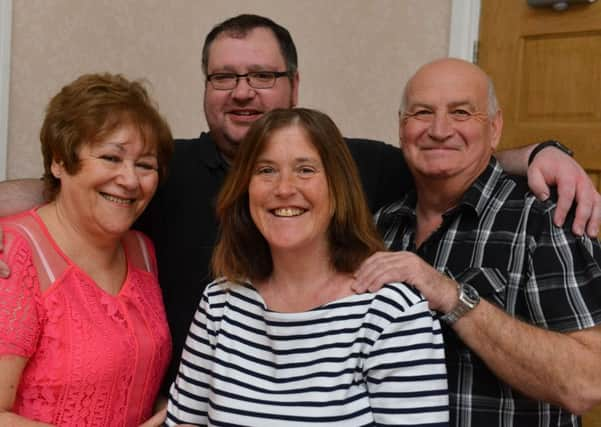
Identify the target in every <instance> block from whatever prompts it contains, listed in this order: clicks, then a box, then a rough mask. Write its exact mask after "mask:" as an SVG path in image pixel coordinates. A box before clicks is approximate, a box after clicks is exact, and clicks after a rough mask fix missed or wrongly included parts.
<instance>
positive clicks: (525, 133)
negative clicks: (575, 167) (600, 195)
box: [478, 0, 601, 189]
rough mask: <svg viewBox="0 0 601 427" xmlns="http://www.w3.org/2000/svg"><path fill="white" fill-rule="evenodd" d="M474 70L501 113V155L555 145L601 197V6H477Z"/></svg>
mask: <svg viewBox="0 0 601 427" xmlns="http://www.w3.org/2000/svg"><path fill="white" fill-rule="evenodd" d="M478 62H479V65H480V66H481V67H482V68H483V69H484V70H486V71H487V72H488V73H489V74H490V75H491V77H492V78H493V81H494V82H495V86H496V89H497V94H498V97H499V101H500V104H501V107H502V108H503V113H504V119H505V125H504V130H503V139H502V143H501V147H502V148H509V147H514V146H519V145H524V144H528V143H531V142H533V141H537V140H541V139H549V138H555V139H559V140H561V141H562V142H563V143H564V144H566V145H568V146H569V147H570V148H572V149H573V150H574V152H575V157H576V159H577V160H578V162H580V164H581V165H583V167H584V168H585V169H586V170H587V171H588V172H589V174H590V176H591V178H592V179H593V180H594V182H595V183H596V184H597V186H598V188H600V189H601V1H597V2H596V3H592V4H580V5H572V6H570V7H569V8H568V9H567V10H566V11H564V12H556V11H554V10H552V9H550V8H542V9H541V8H531V7H529V6H528V5H527V3H526V0H510V1H508V0H482V4H481V19H480V43H479V61H478Z"/></svg>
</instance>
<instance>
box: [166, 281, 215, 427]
mask: <svg viewBox="0 0 601 427" xmlns="http://www.w3.org/2000/svg"><path fill="white" fill-rule="evenodd" d="M210 289H211V286H210V285H209V286H207V288H206V290H205V292H204V294H203V296H202V299H201V300H200V303H199V305H198V308H197V310H196V313H195V314H194V318H193V319H192V323H191V324H190V330H189V331H188V337H187V338H186V342H185V344H184V349H183V352H182V357H181V361H180V366H179V370H178V374H177V377H176V379H175V381H174V383H173V384H172V385H171V388H170V391H169V403H168V404H167V418H166V420H165V425H167V426H174V425H178V424H182V423H189V424H196V425H207V424H208V402H209V399H208V394H209V391H210V380H211V377H212V366H213V356H214V351H215V325H216V323H218V321H219V319H218V318H216V317H214V316H212V314H211V309H210V304H209V298H210Z"/></svg>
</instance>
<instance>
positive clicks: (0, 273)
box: [0, 267, 8, 279]
mask: <svg viewBox="0 0 601 427" xmlns="http://www.w3.org/2000/svg"><path fill="white" fill-rule="evenodd" d="M7 277H8V269H7V268H5V267H0V278H2V279H6V278H7Z"/></svg>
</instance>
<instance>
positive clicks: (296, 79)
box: [290, 71, 300, 107]
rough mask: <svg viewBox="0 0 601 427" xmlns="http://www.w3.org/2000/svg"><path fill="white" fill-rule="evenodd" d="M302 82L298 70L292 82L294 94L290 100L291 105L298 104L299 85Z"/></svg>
mask: <svg viewBox="0 0 601 427" xmlns="http://www.w3.org/2000/svg"><path fill="white" fill-rule="evenodd" d="M299 83H300V75H299V74H298V71H297V72H296V73H294V76H293V77H292V80H291V81H290V84H291V85H292V96H291V100H290V104H291V105H290V107H296V106H297V105H298V85H299Z"/></svg>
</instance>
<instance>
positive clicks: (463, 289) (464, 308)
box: [440, 283, 480, 326]
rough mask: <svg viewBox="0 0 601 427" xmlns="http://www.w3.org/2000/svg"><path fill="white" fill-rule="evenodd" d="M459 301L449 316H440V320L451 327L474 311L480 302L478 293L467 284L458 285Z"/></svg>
mask: <svg viewBox="0 0 601 427" xmlns="http://www.w3.org/2000/svg"><path fill="white" fill-rule="evenodd" d="M457 291H458V292H459V301H458V302H457V305H456V306H455V307H454V308H453V309H452V310H451V311H449V312H448V313H447V314H444V315H442V316H440V320H442V321H443V322H445V323H446V324H447V325H449V326H451V325H452V324H453V323H455V322H456V321H457V320H459V319H460V318H461V317H463V316H464V315H465V314H467V313H468V312H469V311H471V310H473V309H474V308H475V307H476V306H477V305H478V303H479V302H480V295H479V294H478V291H477V290H476V289H475V288H474V287H473V286H471V285H468V284H467V283H458V284H457Z"/></svg>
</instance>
